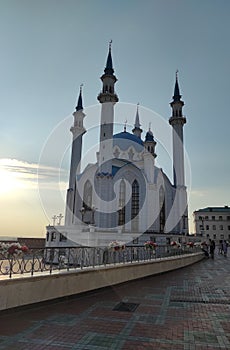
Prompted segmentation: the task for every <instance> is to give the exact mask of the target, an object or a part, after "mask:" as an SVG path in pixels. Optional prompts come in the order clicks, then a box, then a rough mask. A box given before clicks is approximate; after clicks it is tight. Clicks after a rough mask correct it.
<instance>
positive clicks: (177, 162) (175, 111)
mask: <svg viewBox="0 0 230 350" xmlns="http://www.w3.org/2000/svg"><path fill="white" fill-rule="evenodd" d="M177 74H178V72H176V83H175V88H174V96H173V101H172V102H171V103H170V105H171V107H172V116H171V118H170V119H169V124H170V125H172V128H173V179H174V186H175V187H177V186H185V177H184V144H183V126H184V124H185V123H186V118H185V117H184V116H183V114H182V107H183V106H184V102H183V101H181V95H180V90H179V84H178V75H177Z"/></svg>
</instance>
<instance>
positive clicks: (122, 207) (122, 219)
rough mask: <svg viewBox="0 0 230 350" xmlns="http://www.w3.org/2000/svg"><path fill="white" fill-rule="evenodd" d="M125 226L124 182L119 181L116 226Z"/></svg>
mask: <svg viewBox="0 0 230 350" xmlns="http://www.w3.org/2000/svg"><path fill="white" fill-rule="evenodd" d="M124 224H125V181H124V180H121V183H120V190H119V211H118V225H124Z"/></svg>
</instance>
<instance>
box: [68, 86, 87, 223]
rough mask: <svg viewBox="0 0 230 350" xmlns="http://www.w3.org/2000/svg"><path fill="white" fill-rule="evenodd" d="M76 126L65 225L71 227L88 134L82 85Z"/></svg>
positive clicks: (75, 118) (76, 112)
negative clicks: (77, 183) (78, 176)
mask: <svg viewBox="0 0 230 350" xmlns="http://www.w3.org/2000/svg"><path fill="white" fill-rule="evenodd" d="M73 117H74V125H73V126H72V127H71V128H70V131H71V132H72V134H73V141H72V154H71V165H70V174H69V188H68V190H67V198H66V215H65V224H66V225H71V224H73V222H74V214H75V213H74V208H75V199H76V196H77V194H76V192H77V188H76V175H77V174H79V173H80V171H81V153H82V136H83V135H84V133H85V132H86V130H85V128H84V126H83V119H84V117H85V114H84V112H83V104H82V85H81V86H80V93H79V97H78V102H77V106H76V110H75V111H74V113H73Z"/></svg>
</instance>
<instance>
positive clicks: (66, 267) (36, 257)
mask: <svg viewBox="0 0 230 350" xmlns="http://www.w3.org/2000/svg"><path fill="white" fill-rule="evenodd" d="M200 251H201V248H200V247H198V246H187V245H184V246H183V245H182V246H171V245H160V246H157V247H155V248H154V249H150V248H147V249H146V247H144V246H125V247H113V248H112V249H111V248H108V247H104V248H103V247H83V246H79V247H52V248H44V249H35V248H30V249H29V250H28V252H26V253H22V252H20V253H19V254H14V255H9V254H8V253H7V254H6V253H5V254H3V253H1V252H0V277H1V276H8V277H9V278H12V277H13V276H19V275H24V274H26V275H27V276H28V275H29V276H33V275H34V274H35V273H43V272H44V273H45V272H46V273H47V272H48V273H50V274H52V273H53V272H58V271H72V270H77V269H79V270H82V269H86V268H97V267H100V266H107V265H114V264H128V263H134V262H145V261H150V260H155V259H163V258H167V257H173V256H178V255H184V254H192V253H196V252H200Z"/></svg>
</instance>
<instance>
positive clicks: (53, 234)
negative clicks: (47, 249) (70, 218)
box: [51, 232, 56, 242]
mask: <svg viewBox="0 0 230 350" xmlns="http://www.w3.org/2000/svg"><path fill="white" fill-rule="evenodd" d="M55 239H56V232H52V233H51V242H53V241H55Z"/></svg>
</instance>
